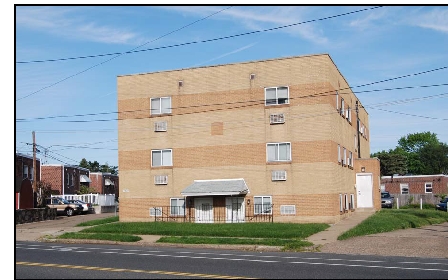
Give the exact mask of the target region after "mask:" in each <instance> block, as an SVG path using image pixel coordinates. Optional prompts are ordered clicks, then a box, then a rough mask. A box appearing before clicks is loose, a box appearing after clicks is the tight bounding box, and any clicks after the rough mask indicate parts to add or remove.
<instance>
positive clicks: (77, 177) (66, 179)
mask: <svg viewBox="0 0 448 280" xmlns="http://www.w3.org/2000/svg"><path fill="white" fill-rule="evenodd" d="M40 172H41V178H42V181H43V182H45V183H48V184H50V185H51V190H52V193H53V194H55V195H67V194H76V193H77V192H78V191H79V190H80V186H81V184H83V185H87V186H89V184H90V182H91V180H90V178H89V172H90V171H89V170H88V169H86V168H82V167H79V166H75V165H61V164H43V165H42V166H41V170H40Z"/></svg>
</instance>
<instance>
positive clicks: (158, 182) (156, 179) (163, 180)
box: [154, 175, 168, 185]
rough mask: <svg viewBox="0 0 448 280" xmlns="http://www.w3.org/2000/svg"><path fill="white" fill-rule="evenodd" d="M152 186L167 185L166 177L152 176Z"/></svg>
mask: <svg viewBox="0 0 448 280" xmlns="http://www.w3.org/2000/svg"><path fill="white" fill-rule="evenodd" d="M154 185H168V175H154Z"/></svg>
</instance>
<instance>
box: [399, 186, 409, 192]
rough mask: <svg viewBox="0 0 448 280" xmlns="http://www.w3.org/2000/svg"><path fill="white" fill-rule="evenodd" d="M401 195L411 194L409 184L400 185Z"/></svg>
mask: <svg viewBox="0 0 448 280" xmlns="http://www.w3.org/2000/svg"><path fill="white" fill-rule="evenodd" d="M400 193H401V194H409V184H400Z"/></svg>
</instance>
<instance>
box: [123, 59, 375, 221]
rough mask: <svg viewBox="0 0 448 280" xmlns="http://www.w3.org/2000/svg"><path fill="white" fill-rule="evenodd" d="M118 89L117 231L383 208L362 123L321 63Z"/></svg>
mask: <svg viewBox="0 0 448 280" xmlns="http://www.w3.org/2000/svg"><path fill="white" fill-rule="evenodd" d="M117 91H118V111H119V114H118V119H119V120H118V150H119V154H118V156H119V169H120V181H121V189H122V191H121V192H122V193H121V197H120V221H154V220H156V219H157V218H158V217H159V218H160V217H170V218H173V219H172V220H175V218H176V217H178V218H179V219H176V220H182V218H183V220H185V219H188V220H189V221H194V222H224V221H225V222H250V221H257V219H254V218H255V217H261V216H262V217H266V216H268V217H270V218H272V219H273V221H275V222H298V223H300V222H305V223H308V222H327V223H334V222H337V221H339V220H341V219H344V218H346V217H347V216H349V215H351V214H352V212H353V211H359V210H363V209H380V208H381V205H380V171H379V160H378V159H370V158H369V157H370V143H369V140H370V135H369V116H368V114H367V112H366V110H365V108H364V107H362V106H361V103H360V101H359V99H358V98H357V97H356V95H355V94H354V93H353V92H352V91H351V90H350V87H349V85H348V82H347V81H346V80H345V78H344V77H343V76H342V74H341V73H340V72H339V70H338V68H337V67H336V65H335V64H334V62H333V61H332V59H331V57H330V56H329V55H328V54H318V55H305V56H296V57H287V58H278V59H268V60H261V61H251V62H244V63H235V64H226V65H216V66H208V67H198V68H190V69H180V70H172V71H163V72H154V73H142V74H134V75H123V76H118V77H117ZM357 103H358V108H359V110H356V108H357V106H356V105H357ZM272 219H269V220H270V221H272Z"/></svg>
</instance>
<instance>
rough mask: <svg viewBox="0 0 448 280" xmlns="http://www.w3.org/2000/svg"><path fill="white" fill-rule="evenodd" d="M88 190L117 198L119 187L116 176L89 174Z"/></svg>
mask: <svg viewBox="0 0 448 280" xmlns="http://www.w3.org/2000/svg"><path fill="white" fill-rule="evenodd" d="M89 176H90V180H91V183H90V185H89V186H90V188H91V189H93V190H94V191H95V192H97V193H100V194H115V197H116V198H118V197H119V195H120V187H119V180H118V175H115V174H111V173H103V172H90V175H89Z"/></svg>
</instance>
